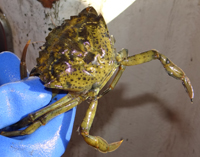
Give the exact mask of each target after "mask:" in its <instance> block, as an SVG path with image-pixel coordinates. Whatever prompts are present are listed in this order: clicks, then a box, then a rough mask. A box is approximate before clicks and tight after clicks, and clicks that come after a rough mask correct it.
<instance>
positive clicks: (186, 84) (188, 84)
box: [181, 76, 194, 103]
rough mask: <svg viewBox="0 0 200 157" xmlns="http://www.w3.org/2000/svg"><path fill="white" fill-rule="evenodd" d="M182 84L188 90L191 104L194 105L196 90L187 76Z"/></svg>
mask: <svg viewBox="0 0 200 157" xmlns="http://www.w3.org/2000/svg"><path fill="white" fill-rule="evenodd" d="M181 80H182V84H183V86H184V88H185V90H186V92H187V93H188V95H189V97H190V100H191V102H192V103H193V99H194V90H193V87H192V84H191V82H190V79H189V78H188V77H187V76H184V77H183V78H182V79H181Z"/></svg>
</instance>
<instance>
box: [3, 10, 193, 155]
mask: <svg viewBox="0 0 200 157" xmlns="http://www.w3.org/2000/svg"><path fill="white" fill-rule="evenodd" d="M114 41H115V40H114V38H113V36H111V35H109V32H108V29H107V26H106V23H105V21H104V18H103V16H102V15H98V14H97V12H96V10H95V9H94V8H93V7H87V8H85V9H84V10H82V11H81V12H80V13H79V14H78V16H71V18H70V19H69V20H65V21H64V22H63V23H62V25H61V26H58V27H56V28H54V29H53V30H52V31H51V32H50V33H49V35H48V36H47V37H46V42H45V44H44V45H43V46H42V48H41V49H42V50H41V51H40V52H39V58H37V66H36V67H35V68H34V69H33V70H32V71H31V74H30V75H31V76H39V77H40V79H41V80H42V82H44V86H45V87H47V88H52V89H53V90H54V93H55V94H56V93H58V92H59V90H65V91H67V92H68V94H67V95H66V96H65V97H63V98H62V99H60V100H58V101H57V102H55V103H54V104H52V105H49V106H47V107H45V108H42V109H41V110H39V111H37V112H35V113H31V114H29V115H28V116H27V117H25V118H23V119H22V120H20V121H19V122H17V123H15V124H13V125H11V127H13V128H15V129H16V130H15V131H2V132H1V135H4V136H9V137H10V136H20V135H27V134H31V133H33V132H34V131H36V130H37V129H38V128H39V127H40V126H42V125H44V124H46V123H47V122H48V121H50V120H51V119H53V118H54V117H56V116H57V115H59V114H62V113H64V112H67V111H68V110H70V109H72V108H73V107H75V106H77V105H79V104H81V102H83V101H85V100H87V101H89V102H90V105H89V108H88V109H87V112H86V115H85V117H84V119H83V121H82V123H81V125H80V128H79V132H80V134H81V135H82V137H83V139H84V140H85V142H86V143H87V144H89V145H90V146H92V147H94V148H95V149H97V150H99V151H101V152H104V153H105V152H111V151H114V150H116V149H117V148H118V147H119V146H120V145H121V143H122V141H123V140H121V141H118V142H114V143H111V144H108V143H107V141H106V140H104V139H103V138H101V137H99V136H93V135H90V133H89V131H90V128H91V125H92V123H93V119H94V117H95V114H96V109H97V105H98V99H100V98H101V97H102V96H104V95H105V94H106V93H108V92H109V91H111V90H112V89H113V88H114V87H115V86H116V84H117V82H118V81H119V79H120V77H121V75H122V74H123V72H124V70H125V68H126V66H133V65H137V64H142V63H146V62H149V61H152V60H155V59H157V60H160V62H161V64H162V65H163V67H164V69H165V70H166V71H167V73H168V74H169V75H170V76H172V77H174V78H176V79H178V80H181V81H182V84H183V86H184V87H185V89H186V91H187V93H188V95H189V97H190V100H191V101H193V98H194V91H193V87H192V85H191V82H190V80H189V78H188V77H187V76H186V75H185V73H184V72H183V70H182V69H181V68H179V67H178V66H177V65H175V64H174V63H173V62H172V61H171V60H170V59H169V58H167V57H166V56H164V55H163V54H160V53H159V52H158V51H157V50H149V51H146V52H142V53H140V54H136V55H133V56H128V50H127V49H122V50H121V51H119V52H116V50H115V48H114ZM29 43H30V41H29V42H28V43H27V44H26V46H25V48H24V51H23V55H22V59H21V77H22V79H23V78H24V77H26V74H27V71H26V66H25V56H26V51H27V48H28V45H29ZM115 72H116V74H115V77H114V79H113V80H112V82H111V84H110V85H109V87H108V88H107V89H106V90H104V91H103V92H101V93H100V91H101V89H102V88H103V87H104V86H105V84H106V83H107V82H108V81H109V80H110V78H111V77H112V76H113V75H114V73H115ZM24 127H25V129H24ZM20 128H23V129H20Z"/></svg>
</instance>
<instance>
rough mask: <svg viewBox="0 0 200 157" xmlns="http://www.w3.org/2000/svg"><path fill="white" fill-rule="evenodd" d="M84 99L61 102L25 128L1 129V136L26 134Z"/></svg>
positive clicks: (78, 98)
mask: <svg viewBox="0 0 200 157" xmlns="http://www.w3.org/2000/svg"><path fill="white" fill-rule="evenodd" d="M84 100H85V99H84V98H82V97H80V96H79V97H77V98H75V99H73V100H71V101H70V102H65V103H64V104H63V103H61V104H62V105H60V106H59V107H58V108H56V109H54V110H51V111H49V112H47V113H46V114H43V115H42V116H41V117H39V118H38V119H36V120H35V121H34V122H33V123H32V124H30V125H29V126H28V127H27V128H25V129H24V130H17V131H2V132H1V133H0V134H1V135H3V136H9V137H11V136H20V135H27V134H31V133H33V132H34V131H35V130H37V129H38V128H39V127H40V126H42V125H45V124H46V123H47V122H48V121H50V120H51V119H53V118H54V117H56V116H58V115H60V114H62V113H64V112H67V111H69V110H70V109H72V108H73V107H75V106H77V105H79V104H80V103H81V102H82V101H84Z"/></svg>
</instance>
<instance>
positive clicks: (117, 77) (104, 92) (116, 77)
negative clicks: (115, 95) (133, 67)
mask: <svg viewBox="0 0 200 157" xmlns="http://www.w3.org/2000/svg"><path fill="white" fill-rule="evenodd" d="M125 69H126V66H123V65H120V66H119V69H118V71H117V74H116V75H115V77H114V79H113V80H112V82H111V84H110V85H109V87H108V88H107V89H106V90H104V91H103V93H101V95H99V96H98V97H97V99H99V98H101V97H102V96H104V95H105V94H107V93H108V92H109V91H111V90H113V89H114V87H115V86H116V84H117V82H118V81H119V79H120V78H121V76H122V74H123V72H124V70H125ZM100 88H101V87H100Z"/></svg>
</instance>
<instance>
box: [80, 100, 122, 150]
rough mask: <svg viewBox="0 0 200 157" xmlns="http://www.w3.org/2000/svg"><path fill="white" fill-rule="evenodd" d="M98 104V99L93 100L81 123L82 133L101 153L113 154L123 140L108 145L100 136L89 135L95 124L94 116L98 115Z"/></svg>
mask: <svg viewBox="0 0 200 157" xmlns="http://www.w3.org/2000/svg"><path fill="white" fill-rule="evenodd" d="M97 104H98V100H97V99H94V100H92V102H91V103H90V106H89V108H88V110H87V112H86V115H85V118H84V119H83V122H82V123H81V127H80V133H81V135H82V136H83V138H84V140H85V142H86V143H87V144H89V145H90V146H92V147H94V148H95V149H97V150H99V151H100V152H103V153H107V152H112V151H114V150H116V149H117V148H118V147H119V146H120V145H121V143H122V142H123V140H121V141H118V142H114V143H111V144H108V143H107V141H106V140H104V139H103V138H101V137H99V136H92V135H89V131H90V128H91V125H92V123H93V119H94V116H95V114H96V109H97Z"/></svg>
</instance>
